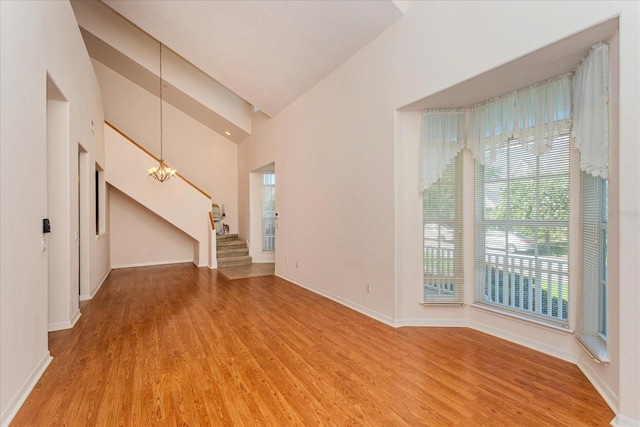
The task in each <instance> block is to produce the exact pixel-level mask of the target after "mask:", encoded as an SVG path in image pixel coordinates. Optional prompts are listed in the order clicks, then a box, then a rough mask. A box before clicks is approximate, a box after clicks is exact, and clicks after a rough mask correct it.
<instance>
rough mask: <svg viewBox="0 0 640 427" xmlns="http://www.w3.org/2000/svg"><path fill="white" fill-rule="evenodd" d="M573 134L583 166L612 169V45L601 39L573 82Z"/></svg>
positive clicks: (601, 172) (591, 170)
mask: <svg viewBox="0 0 640 427" xmlns="http://www.w3.org/2000/svg"><path fill="white" fill-rule="evenodd" d="M573 97H574V105H573V108H574V113H573V114H574V119H573V138H574V140H575V147H576V148H577V149H578V150H579V151H580V169H581V170H583V171H585V172H587V173H588V174H590V175H593V176H599V177H602V178H607V175H608V173H609V45H608V44H606V43H598V44H596V45H595V46H593V47H592V48H591V50H590V51H589V54H588V55H587V56H586V57H585V58H584V59H583V60H582V62H581V63H580V64H579V65H578V67H577V68H576V74H575V78H574V82H573Z"/></svg>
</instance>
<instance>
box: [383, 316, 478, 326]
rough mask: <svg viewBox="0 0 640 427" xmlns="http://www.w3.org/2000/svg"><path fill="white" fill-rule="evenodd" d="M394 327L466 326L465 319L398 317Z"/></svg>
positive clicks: (467, 324)
mask: <svg viewBox="0 0 640 427" xmlns="http://www.w3.org/2000/svg"><path fill="white" fill-rule="evenodd" d="M394 326H395V327H397V328H401V327H403V326H422V327H434V328H468V327H469V322H468V321H467V319H421V318H418V319H399V320H396V321H395V324H394Z"/></svg>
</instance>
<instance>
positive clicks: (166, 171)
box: [147, 43, 176, 182]
mask: <svg viewBox="0 0 640 427" xmlns="http://www.w3.org/2000/svg"><path fill="white" fill-rule="evenodd" d="M162 85H163V81H162V43H160V160H159V161H158V166H154V167H151V168H149V169H147V172H148V173H149V176H152V177H154V178H155V179H156V180H158V181H160V182H165V181H166V180H168V179H169V178H171V177H172V176H174V175H175V174H176V170H175V169H173V168H170V167H169V166H167V164H166V163H165V162H164V157H163V153H162V103H163V101H162Z"/></svg>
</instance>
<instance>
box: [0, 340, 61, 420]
mask: <svg viewBox="0 0 640 427" xmlns="http://www.w3.org/2000/svg"><path fill="white" fill-rule="evenodd" d="M52 360H53V357H51V354H50V353H49V351H47V352H46V353H45V355H44V356H43V357H42V359H41V360H40V362H38V364H37V365H36V366H35V368H34V369H33V371H31V374H29V376H28V377H27V380H26V381H25V382H24V384H23V385H22V387H20V390H19V391H18V392H17V393H16V395H15V396H14V397H13V399H11V401H10V402H9V404H8V405H7V407H6V408H5V410H4V411H2V415H0V425H2V427H8V426H9V423H11V420H13V417H15V416H16V414H17V413H18V410H19V409H20V407H21V406H22V404H23V403H24V401H25V400H27V397H28V396H29V394H30V393H31V390H33V388H34V387H35V386H36V384H37V383H38V380H39V379H40V377H41V376H42V374H44V371H45V370H46V369H47V366H49V363H51V361H52Z"/></svg>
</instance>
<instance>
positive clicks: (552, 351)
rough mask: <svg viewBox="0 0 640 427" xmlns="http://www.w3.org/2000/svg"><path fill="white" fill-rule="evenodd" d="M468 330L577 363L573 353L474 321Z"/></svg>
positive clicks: (576, 357) (470, 322)
mask: <svg viewBox="0 0 640 427" xmlns="http://www.w3.org/2000/svg"><path fill="white" fill-rule="evenodd" d="M469 328H471V329H475V330H476V331H480V332H484V333H485V334H489V335H493V336H494V337H498V338H502V339H504V340H507V341H510V342H512V343H515V344H520V345H523V346H525V347H527V348H530V349H532V350H536V351H539V352H541V353H544V354H547V355H549V356H553V357H556V358H558V359H562V360H564V361H566V362H569V363H573V364H574V365H575V364H577V363H578V355H577V354H575V353H573V352H570V351H566V350H562V349H559V348H557V347H555V346H551V345H548V344H545V343H541V342H539V341H536V340H532V339H529V338H523V337H522V336H521V335H517V334H513V333H511V332H507V331H504V330H502V329H497V328H492V327H488V326H487V325H484V324H482V323H480V322H476V321H475V320H470V321H469Z"/></svg>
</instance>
